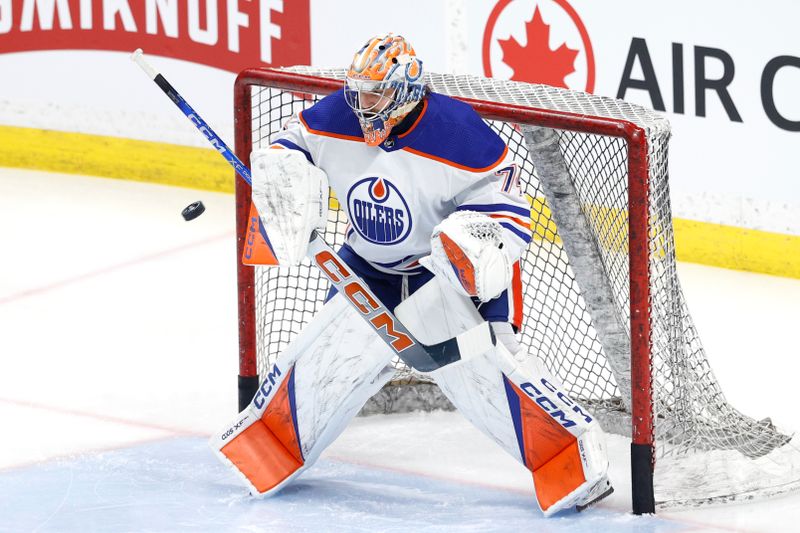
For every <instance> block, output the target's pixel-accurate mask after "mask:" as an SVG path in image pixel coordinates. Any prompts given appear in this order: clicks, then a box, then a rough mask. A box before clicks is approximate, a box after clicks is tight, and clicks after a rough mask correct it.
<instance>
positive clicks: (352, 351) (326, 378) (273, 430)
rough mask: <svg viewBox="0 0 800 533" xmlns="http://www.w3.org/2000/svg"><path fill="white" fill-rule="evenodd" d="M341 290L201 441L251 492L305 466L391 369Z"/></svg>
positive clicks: (281, 482)
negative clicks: (245, 400) (236, 410)
mask: <svg viewBox="0 0 800 533" xmlns="http://www.w3.org/2000/svg"><path fill="white" fill-rule="evenodd" d="M356 314H357V312H356V311H355V309H354V308H353V307H352V306H350V305H349V304H348V303H347V301H346V300H345V299H344V297H343V296H341V294H337V295H336V296H334V297H333V298H332V299H331V300H330V301H329V302H328V303H326V304H325V306H324V307H323V308H322V310H321V311H320V312H319V313H318V314H317V315H316V316H315V317H314V318H313V319H312V320H311V322H309V323H308V324H307V325H306V326H305V327H304V328H303V330H302V331H301V332H300V334H299V335H297V337H296V338H295V339H293V340H292V342H291V343H289V346H287V348H286V349H285V350H283V352H282V353H281V355H280V357H278V359H277V360H276V361H275V362H274V363H273V364H272V367H271V368H270V369H269V371H268V372H266V376H262V377H263V378H264V380H263V381H262V383H261V385H260V387H259V389H258V392H257V393H256V395H255V397H254V398H253V400H252V401H251V402H250V405H248V407H247V408H245V410H244V411H242V412H241V413H240V414H239V415H238V416H237V417H236V418H235V419H233V420H232V421H231V422H230V424H228V425H227V426H226V427H225V428H224V429H223V430H222V431H220V432H219V433H217V434H216V435H214V436H212V437H211V440H210V442H209V444H210V446H211V448H212V449H213V450H214V452H215V454H216V455H217V457H218V458H219V459H220V460H221V461H222V462H223V463H224V464H226V465H228V466H230V467H231V468H232V470H233V471H234V472H235V473H236V475H237V476H238V477H239V479H240V480H241V481H242V482H243V483H244V484H245V486H247V487H248V488H249V490H250V492H251V494H253V495H254V496H268V495H272V494H275V493H276V492H277V491H279V490H280V489H281V487H283V486H285V485H287V484H288V483H290V482H291V481H292V480H293V479H294V478H296V477H297V476H298V475H300V474H301V473H302V472H303V471H304V470H306V469H307V468H308V467H310V466H311V465H312V464H314V462H315V461H316V460H317V458H318V457H319V455H320V453H322V451H323V450H324V449H325V448H326V447H327V446H328V445H329V444H330V443H331V442H333V441H334V439H336V437H337V436H338V435H339V434H340V433H341V432H342V430H343V429H344V428H345V426H346V425H347V423H348V422H349V421H350V420H351V419H352V418H353V417H354V416H355V415H356V414H357V413H358V411H359V410H360V409H361V407H362V406H363V405H364V403H365V402H366V401H367V399H369V398H370V397H371V396H372V395H373V394H375V393H376V392H377V391H378V390H379V389H380V388H381V387H382V386H383V385H384V384H385V383H386V382H387V381H389V379H391V378H392V376H394V373H395V370H394V367H392V366H391V365H390V364H389V363H390V362H391V360H392V357H393V356H394V352H393V351H392V350H391V349H390V348H389V347H388V346H387V345H386V344H385V343H384V342H383V341H382V340H381V339H380V337H378V336H377V335H375V332H374V331H373V330H372V328H371V327H370V326H369V325H368V324H367V323H366V322H365V321H363V320H361V319H360V318H359V317H358V316H356Z"/></svg>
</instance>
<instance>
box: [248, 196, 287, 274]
mask: <svg viewBox="0 0 800 533" xmlns="http://www.w3.org/2000/svg"><path fill="white" fill-rule="evenodd" d="M247 220H248V223H247V229H246V230H245V233H244V249H243V251H242V264H243V265H268V266H275V265H277V264H278V259H277V258H276V257H275V253H274V252H273V251H272V246H270V244H269V242H268V241H267V239H266V238H265V236H266V234H267V233H266V231H263V227H262V225H261V218H260V217H259V216H258V211H257V210H256V206H255V205H253V204H250V215H249V216H248V218H247Z"/></svg>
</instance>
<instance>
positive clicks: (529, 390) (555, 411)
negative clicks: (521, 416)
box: [519, 378, 592, 428]
mask: <svg viewBox="0 0 800 533" xmlns="http://www.w3.org/2000/svg"><path fill="white" fill-rule="evenodd" d="M541 383H542V385H544V388H546V389H547V390H548V391H550V392H551V393H553V394H555V395H556V396H557V397H558V399H559V400H561V401H562V402H564V403H565V404H567V405H568V406H571V407H572V411H574V412H575V413H577V414H578V415H580V416H582V417H583V420H584V422H585V423H587V424H588V423H590V422H591V421H592V417H591V416H589V415H588V414H587V413H585V412H584V411H583V409H581V407H580V406H579V405H578V404H576V403H575V402H573V401H572V400H570V399H569V397H568V396H567V395H566V394H564V393H563V392H561V391H560V390H558V389H556V388H555V387H554V386H553V384H552V383H550V382H549V381H547V380H546V379H544V378H542V379H541ZM519 387H520V388H521V389H522V390H523V391H525V394H527V395H528V396H530V397H531V398H532V399H533V401H535V402H536V404H537V405H538V406H539V407H541V408H542V409H544V411H545V412H546V413H547V414H549V415H550V416H551V417H552V418H553V420H555V421H556V422H558V423H559V424H561V425H562V426H564V427H565V428H569V427H572V426H575V425H577V424H576V423H575V422H574V421H572V420H570V419H569V418H568V416H567V414H566V413H564V411H563V410H561V409H559V408H558V406H557V405H556V404H555V403H554V402H553V400H551V399H550V398H548V397H547V396H546V395H545V394H544V393H543V392H542V391H540V390H539V389H537V388H536V386H535V385H534V384H533V383H531V382H525V383H523V384H521V385H520V386H519Z"/></svg>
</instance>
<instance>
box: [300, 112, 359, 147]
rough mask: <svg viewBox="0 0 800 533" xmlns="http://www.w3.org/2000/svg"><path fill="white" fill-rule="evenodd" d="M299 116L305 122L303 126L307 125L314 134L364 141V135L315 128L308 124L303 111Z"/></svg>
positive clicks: (308, 129)
mask: <svg viewBox="0 0 800 533" xmlns="http://www.w3.org/2000/svg"><path fill="white" fill-rule="evenodd" d="M297 116H298V117H299V118H300V122H301V123H302V124H303V127H305V129H306V130H307V131H308V132H309V133H313V134H314V135H322V136H323V137H333V138H334V139H342V140H345V141H358V142H362V143H363V142H364V137H356V136H354V135H344V134H342V133H333V132H330V131H322V130H315V129H313V128H310V127H309V126H308V123H306V120H305V119H304V118H303V112H302V111H301V112H300V113H299V114H298V115H297Z"/></svg>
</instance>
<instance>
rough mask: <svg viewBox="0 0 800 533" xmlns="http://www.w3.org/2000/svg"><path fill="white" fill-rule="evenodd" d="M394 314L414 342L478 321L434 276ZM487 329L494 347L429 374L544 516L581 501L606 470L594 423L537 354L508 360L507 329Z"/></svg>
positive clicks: (600, 436) (462, 299)
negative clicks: (496, 450) (527, 482)
mask: <svg viewBox="0 0 800 533" xmlns="http://www.w3.org/2000/svg"><path fill="white" fill-rule="evenodd" d="M434 309H439V312H438V313H436V312H434V311H433V310H434ZM441 310H445V311H444V312H442V311H441ZM396 314H397V316H398V318H399V319H400V320H401V321H403V323H404V324H405V325H406V327H407V328H409V330H410V331H411V333H412V334H414V335H415V336H417V338H419V339H420V340H421V341H422V342H438V341H439V340H440V339H441V337H448V336H449V337H453V336H456V335H458V334H459V333H461V332H462V331H465V330H466V329H470V328H472V327H474V326H475V325H476V324H478V323H480V321H481V320H482V319H481V317H480V315H479V314H478V312H477V311H476V310H475V306H474V304H473V303H472V302H471V301H470V300H469V299H467V298H465V297H463V296H461V295H460V294H458V293H456V292H455V291H454V290H452V289H451V288H450V286H449V284H447V283H445V282H443V281H442V280H440V279H439V278H437V277H434V278H433V280H431V281H430V282H429V284H428V285H426V286H425V287H423V288H421V289H420V290H419V291H417V292H415V293H414V294H413V295H411V296H410V297H409V298H408V299H407V300H406V301H404V302H403V303H401V304H400V306H398V308H397V309H396ZM421 317H424V319H423V318H421ZM415 318H416V319H415ZM493 327H494V328H495V330H496V336H497V337H498V339H499V340H500V341H501V342H498V343H497V345H496V346H494V347H493V348H489V349H487V351H486V352H485V353H482V354H479V355H476V356H473V357H471V358H463V359H462V360H460V361H458V362H455V363H451V364H449V365H447V366H444V367H442V368H440V369H438V370H435V371H434V372H431V373H430V375H431V377H433V379H434V380H435V381H436V383H437V384H438V385H439V387H440V388H441V390H442V392H443V393H444V394H445V396H447V398H448V399H449V400H450V401H451V402H452V403H453V404H454V405H455V406H456V407H457V408H458V410H459V411H460V412H461V413H462V414H463V415H464V416H465V417H466V418H467V419H468V420H469V421H470V422H472V423H473V424H474V425H475V426H476V427H477V428H478V429H480V430H481V431H482V432H483V433H485V434H486V435H488V436H489V437H490V438H492V439H493V440H494V441H495V442H496V443H497V444H499V445H500V446H501V447H502V448H503V449H504V450H506V452H508V453H509V454H511V455H512V456H513V457H515V458H516V459H517V460H518V461H519V462H520V463H522V464H523V465H525V467H526V468H528V469H529V470H530V471H531V473H532V476H533V482H534V488H535V491H536V498H537V501H538V503H539V506H540V508H541V509H542V511H543V512H544V514H545V516H549V515H552V514H553V513H555V512H557V511H559V510H562V509H566V508H569V507H573V506H575V505H577V504H580V503H582V502H584V501H585V499H586V498H587V497H588V496H589V495H590V494H591V493H592V491H593V489H595V488H596V487H597V486H598V485H599V484H601V483H602V482H604V481H605V479H606V472H607V470H608V459H607V455H606V451H605V437H604V434H603V432H602V430H601V429H600V426H599V425H598V424H597V422H596V421H595V420H594V418H593V417H592V416H591V414H590V413H589V412H588V411H587V410H586V409H585V408H584V407H582V406H581V405H580V404H578V403H577V402H575V401H573V400H572V399H571V398H569V396H568V395H567V394H566V393H565V392H564V391H563V387H562V386H561V384H560V383H559V381H558V380H557V379H556V378H555V377H554V376H553V375H552V374H551V373H550V372H549V371H548V370H547V369H546V368H545V367H544V365H543V364H541V362H540V361H539V359H538V358H537V357H531V356H530V355H528V354H523V353H517V354H515V355H512V353H511V352H510V351H509V349H508V347H509V346H510V347H511V348H512V349H514V343H513V342H511V340H512V339H506V337H507V336H508V334H509V332H510V326H505V327H501V326H500V325H496V326H493ZM512 338H513V336H512ZM504 340H505V342H502V341H504ZM515 351H516V350H515Z"/></svg>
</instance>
